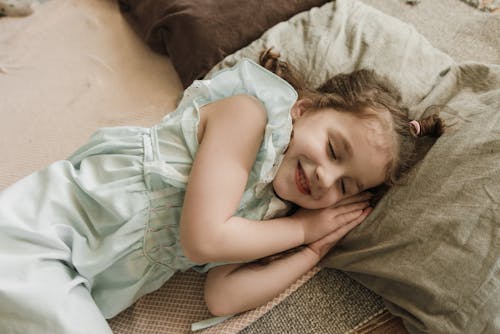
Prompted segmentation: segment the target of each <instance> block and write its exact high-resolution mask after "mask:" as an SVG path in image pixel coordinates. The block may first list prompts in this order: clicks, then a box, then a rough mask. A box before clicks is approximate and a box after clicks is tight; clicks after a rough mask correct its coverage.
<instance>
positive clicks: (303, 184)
mask: <svg viewBox="0 0 500 334" xmlns="http://www.w3.org/2000/svg"><path fill="white" fill-rule="evenodd" d="M295 183H296V184H297V189H299V191H300V192H301V193H303V194H305V195H311V189H310V188H309V185H308V182H307V177H306V174H305V173H304V169H303V168H302V165H301V164H300V161H299V162H298V163H297V168H296V169H295Z"/></svg>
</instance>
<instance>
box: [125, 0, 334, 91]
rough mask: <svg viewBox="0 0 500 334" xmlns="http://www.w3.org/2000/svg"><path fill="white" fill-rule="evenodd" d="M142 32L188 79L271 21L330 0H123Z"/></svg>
mask: <svg viewBox="0 0 500 334" xmlns="http://www.w3.org/2000/svg"><path fill="white" fill-rule="evenodd" d="M119 2H120V5H121V7H122V9H123V10H124V11H125V12H126V13H128V14H129V15H130V17H131V18H132V21H133V22H134V23H135V24H136V26H137V28H138V31H139V32H140V35H141V37H142V38H143V39H144V40H145V41H146V42H147V43H148V45H150V46H151V47H152V48H153V49H154V50H155V51H158V52H160V53H163V54H167V55H168V56H169V58H170V59H171V60H172V64H173V65H174V67H175V69H176V70H177V73H179V77H180V78H181V81H182V83H183V85H184V87H187V86H189V85H190V84H191V83H192V82H193V80H196V79H200V78H202V77H203V76H204V75H205V74H206V73H207V72H208V71H209V70H210V69H211V68H212V67H213V66H214V65H215V64H217V63H218V62H219V61H221V60H222V59H223V58H224V57H225V56H227V55H228V54H231V53H232V52H235V51H236V50H238V49H240V48H241V47H243V46H245V45H247V44H248V43H250V42H252V41H253V40H255V39H256V38H258V37H260V35H262V33H263V32H264V31H266V30H267V29H269V28H270V27H272V26H273V25H275V24H277V23H279V22H281V21H283V20H287V19H289V18H290V17H292V16H293V15H295V14H297V13H299V12H301V11H304V10H308V9H310V8H311V7H314V6H320V5H322V4H324V3H325V2H327V0H270V1H260V0H218V1H206V0H175V1H172V0H120V1H119Z"/></svg>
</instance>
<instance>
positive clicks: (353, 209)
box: [331, 201, 370, 221]
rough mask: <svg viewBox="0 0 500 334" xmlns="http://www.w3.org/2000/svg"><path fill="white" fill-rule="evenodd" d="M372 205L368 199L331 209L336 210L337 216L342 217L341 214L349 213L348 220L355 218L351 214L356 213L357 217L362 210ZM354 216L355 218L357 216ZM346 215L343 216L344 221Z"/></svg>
mask: <svg viewBox="0 0 500 334" xmlns="http://www.w3.org/2000/svg"><path fill="white" fill-rule="evenodd" d="M368 206H370V202H368V201H363V202H355V203H351V204H345V205H342V206H340V207H335V208H332V209H331V210H335V213H336V215H335V216H336V217H338V218H341V217H340V216H343V215H348V216H347V221H351V220H352V219H353V218H352V216H351V215H349V214H356V217H357V216H358V215H359V214H360V213H361V211H362V210H364V209H365V208H367V207H368ZM356 217H354V218H356ZM344 218H345V217H342V221H344Z"/></svg>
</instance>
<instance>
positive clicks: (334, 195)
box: [318, 188, 343, 208]
mask: <svg viewBox="0 0 500 334" xmlns="http://www.w3.org/2000/svg"><path fill="white" fill-rule="evenodd" d="M342 198H343V196H342V194H341V193H340V192H339V191H338V190H337V189H336V188H332V189H331V190H330V191H328V192H327V193H326V194H324V195H323V196H322V197H321V198H320V199H319V200H318V203H319V204H321V206H322V207H323V208H327V207H330V206H332V205H335V204H337V203H338V202H340V201H341V200H342Z"/></svg>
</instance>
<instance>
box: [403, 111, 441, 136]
mask: <svg viewBox="0 0 500 334" xmlns="http://www.w3.org/2000/svg"><path fill="white" fill-rule="evenodd" d="M417 122H418V124H419V125H420V131H417V129H415V127H414V125H412V124H410V128H411V131H412V134H413V135H414V136H418V137H424V136H430V137H439V136H441V135H442V134H443V133H444V128H445V124H444V121H443V120H442V119H441V118H440V117H439V116H438V115H437V114H432V115H430V116H429V117H426V118H423V119H421V120H419V121H417Z"/></svg>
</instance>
